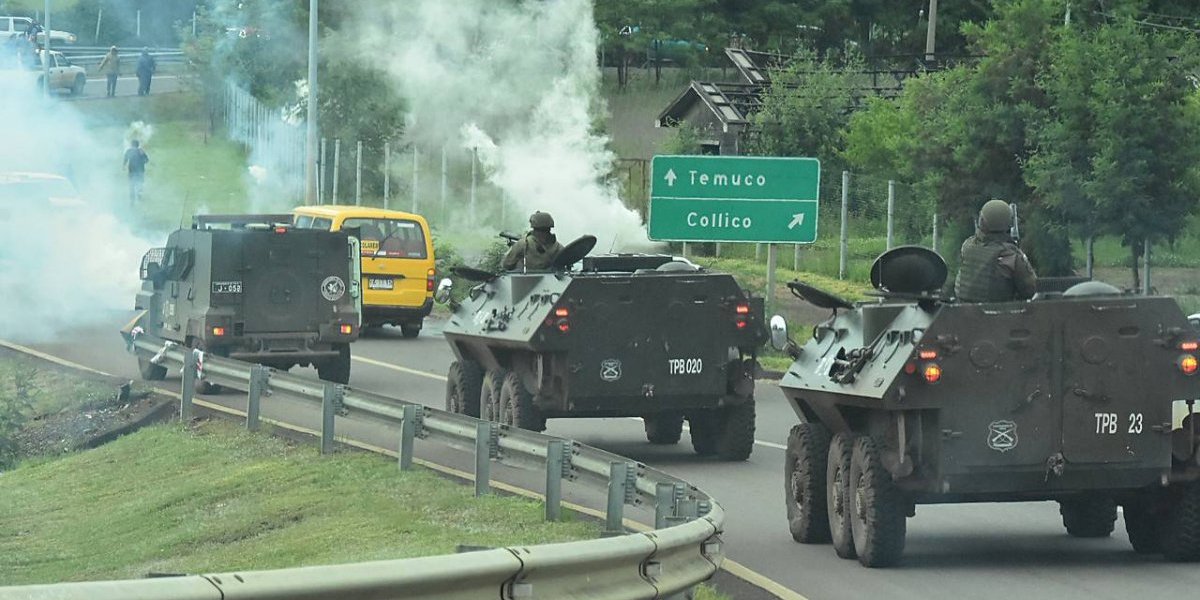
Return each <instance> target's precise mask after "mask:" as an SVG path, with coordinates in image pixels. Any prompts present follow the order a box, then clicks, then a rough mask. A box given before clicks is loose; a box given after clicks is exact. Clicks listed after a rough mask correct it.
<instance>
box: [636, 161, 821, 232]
mask: <svg viewBox="0 0 1200 600" xmlns="http://www.w3.org/2000/svg"><path fill="white" fill-rule="evenodd" d="M650 171H651V174H652V175H651V183H650V215H649V221H650V226H649V229H650V239H652V240H657V241H685V242H761V243H782V244H807V243H812V242H815V241H816V240H817V191H818V188H819V187H820V179H821V163H820V161H818V160H817V159H815V158H769V157H744V156H655V157H654V160H653V161H652V163H651V167H650Z"/></svg>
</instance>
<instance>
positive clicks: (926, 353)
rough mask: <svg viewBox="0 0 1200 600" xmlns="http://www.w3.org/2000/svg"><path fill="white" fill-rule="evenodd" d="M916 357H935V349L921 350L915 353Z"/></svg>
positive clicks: (924, 358) (930, 358) (926, 358)
mask: <svg viewBox="0 0 1200 600" xmlns="http://www.w3.org/2000/svg"><path fill="white" fill-rule="evenodd" d="M917 357H918V358H920V359H921V360H933V359H935V358H937V350H921V351H920V352H918V353H917Z"/></svg>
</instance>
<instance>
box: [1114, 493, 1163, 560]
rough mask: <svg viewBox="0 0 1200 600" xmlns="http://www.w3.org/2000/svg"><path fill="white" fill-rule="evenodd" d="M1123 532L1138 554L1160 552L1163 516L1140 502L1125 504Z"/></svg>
mask: <svg viewBox="0 0 1200 600" xmlns="http://www.w3.org/2000/svg"><path fill="white" fill-rule="evenodd" d="M1124 509H1125V510H1124V513H1123V514H1124V516H1125V533H1127V534H1129V545H1130V546H1133V551H1134V552H1137V553H1138V554H1158V553H1160V552H1162V540H1163V529H1162V526H1163V516H1162V515H1161V514H1158V513H1155V512H1154V511H1153V510H1151V509H1150V508H1149V507H1148V506H1145V505H1142V504H1127V505H1125V507H1124Z"/></svg>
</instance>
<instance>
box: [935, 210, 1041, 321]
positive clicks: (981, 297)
mask: <svg viewBox="0 0 1200 600" xmlns="http://www.w3.org/2000/svg"><path fill="white" fill-rule="evenodd" d="M1012 220H1013V216H1012V210H1011V209H1010V208H1009V206H1008V203H1007V202H1004V201H1003V200H988V201H987V203H985V204H984V205H983V209H981V210H980V211H979V220H978V222H977V229H976V231H975V235H973V236H971V237H969V238H967V240H966V241H965V242H963V245H962V260H961V262H960V263H959V267H958V276H957V277H956V278H955V279H954V295H955V296H957V297H958V299H959V300H960V301H963V302H1007V301H1012V300H1027V299H1029V298H1032V297H1033V294H1034V293H1035V292H1036V291H1037V274H1036V273H1034V271H1033V266H1032V265H1030V264H1029V258H1028V257H1026V256H1025V253H1024V252H1022V251H1021V249H1020V248H1018V247H1017V244H1016V242H1015V241H1014V240H1013V238H1012V234H1011V233H1010V227H1011V226H1012V224H1013V223H1012Z"/></svg>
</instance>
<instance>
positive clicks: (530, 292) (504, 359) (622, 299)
mask: <svg viewBox="0 0 1200 600" xmlns="http://www.w3.org/2000/svg"><path fill="white" fill-rule="evenodd" d="M594 244H595V238H593V237H590V236H585V237H584V238H581V239H580V240H577V241H575V242H573V243H571V244H569V245H568V246H566V247H565V248H564V250H563V251H562V253H561V254H559V256H558V259H557V260H556V262H555V264H554V268H553V270H552V271H550V272H537V273H535V272H528V273H522V272H515V273H507V274H503V275H494V274H491V273H486V272H482V271H477V270H474V269H459V270H458V274H459V275H462V276H464V277H466V278H468V279H472V280H474V281H476V282H477V285H475V286H474V287H472V288H471V289H470V291H469V293H468V294H467V296H466V298H465V299H464V300H463V301H462V302H461V303H460V304H456V305H453V309H454V313H453V315H452V316H451V317H450V319H449V321H448V322H447V323H446V326H445V329H444V335H445V337H446V340H447V341H448V342H449V343H450V346H451V347H452V348H453V350H454V354H455V356H456V357H457V360H456V361H455V362H454V363H453V364H451V365H450V372H449V382H448V384H447V388H446V408H447V410H450V411H453V412H458V413H465V414H468V415H472V416H476V417H482V418H484V419H489V420H494V421H499V422H501V423H505V424H508V425H512V426H516V427H521V428H524V429H530V430H534V431H542V430H544V429H545V427H546V419H551V418H560V417H641V418H642V419H643V420H644V421H645V428H646V437H647V438H648V439H649V441H650V442H651V443H655V444H674V443H677V442H678V441H679V439H680V434H681V432H682V428H683V422H684V420H685V419H686V420H687V421H688V423H689V427H690V430H691V438H692V446H693V448H694V449H695V451H696V452H697V453H699V454H701V455H717V456H719V457H720V458H722V459H726V460H745V459H746V458H748V457H749V456H750V453H751V450H752V449H753V445H754V370H755V367H756V365H757V361H756V356H757V350H758V348H759V347H760V346H761V345H762V344H763V343H764V342H765V341H766V328H765V323H764V319H763V304H762V299H761V298H755V297H751V295H750V294H749V293H747V292H746V291H745V290H743V289H742V288H741V287H739V286H738V284H737V282H736V281H734V279H733V277H732V276H730V275H727V274H722V273H713V272H709V271H706V270H704V269H700V268H698V267H696V266H695V265H692V264H691V263H688V262H683V261H679V260H675V259H674V258H672V257H671V256H667V255H644V254H616V255H600V256H588V257H585V256H586V254H587V253H588V251H590V250H591V248H592V246H593V245H594ZM580 261H581V265H580V268H578V269H577V270H568V268H570V267H571V266H572V265H575V264H576V263H577V262H580ZM449 284H450V282H449V280H445V281H443V283H442V286H441V287H440V289H439V293H438V296H439V298H441V299H442V300H443V301H444V300H445V299H446V297H447V295H448V292H449V290H448V287H447V286H449Z"/></svg>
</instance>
